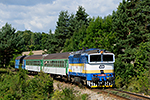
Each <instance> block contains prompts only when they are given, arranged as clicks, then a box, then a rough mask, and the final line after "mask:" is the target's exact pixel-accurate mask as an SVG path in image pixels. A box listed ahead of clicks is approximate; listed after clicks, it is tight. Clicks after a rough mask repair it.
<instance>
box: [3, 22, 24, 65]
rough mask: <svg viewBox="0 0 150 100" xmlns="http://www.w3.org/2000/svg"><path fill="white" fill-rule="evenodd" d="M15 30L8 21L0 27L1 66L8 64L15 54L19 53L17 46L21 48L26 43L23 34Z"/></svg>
mask: <svg viewBox="0 0 150 100" xmlns="http://www.w3.org/2000/svg"><path fill="white" fill-rule="evenodd" d="M15 31H16V30H15V29H14V28H12V27H11V25H10V24H8V23H6V24H5V26H3V27H2V28H1V29H0V62H1V64H0V66H6V65H8V64H9V61H10V59H11V58H12V57H13V54H15V53H18V52H17V49H16V48H18V49H19V48H21V45H22V44H23V43H24V40H23V39H22V36H21V35H20V34H17V33H15Z"/></svg>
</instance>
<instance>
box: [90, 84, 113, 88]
mask: <svg viewBox="0 0 150 100" xmlns="http://www.w3.org/2000/svg"><path fill="white" fill-rule="evenodd" d="M96 87H113V85H100V86H91V88H96Z"/></svg>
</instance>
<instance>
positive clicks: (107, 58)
mask: <svg viewBox="0 0 150 100" xmlns="http://www.w3.org/2000/svg"><path fill="white" fill-rule="evenodd" d="M103 61H113V55H103Z"/></svg>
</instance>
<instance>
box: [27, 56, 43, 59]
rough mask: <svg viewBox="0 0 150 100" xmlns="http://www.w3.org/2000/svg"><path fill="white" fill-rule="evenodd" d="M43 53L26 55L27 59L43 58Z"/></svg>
mask: <svg viewBox="0 0 150 100" xmlns="http://www.w3.org/2000/svg"><path fill="white" fill-rule="evenodd" d="M42 58H43V55H31V56H27V57H25V59H42Z"/></svg>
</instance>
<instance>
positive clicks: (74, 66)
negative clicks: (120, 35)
mask: <svg viewBox="0 0 150 100" xmlns="http://www.w3.org/2000/svg"><path fill="white" fill-rule="evenodd" d="M114 62H115V56H114V54H113V53H110V52H108V51H105V50H100V49H95V48H93V49H87V50H84V51H83V50H81V51H77V52H74V53H72V54H70V56H69V73H68V75H70V76H72V77H76V80H77V81H78V80H79V81H80V80H81V81H82V80H83V81H84V82H86V84H87V86H89V87H91V88H94V87H112V86H113V85H114V84H115V83H114V80H115V76H114Z"/></svg>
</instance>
